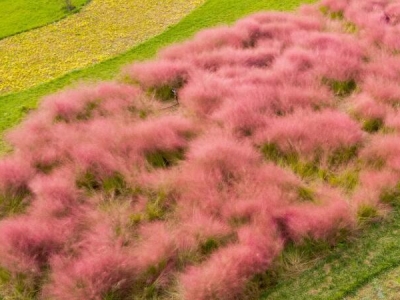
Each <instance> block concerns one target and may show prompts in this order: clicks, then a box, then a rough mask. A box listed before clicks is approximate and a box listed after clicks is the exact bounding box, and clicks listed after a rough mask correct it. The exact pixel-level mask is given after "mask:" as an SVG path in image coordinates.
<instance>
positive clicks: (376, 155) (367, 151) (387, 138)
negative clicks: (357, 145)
mask: <svg viewBox="0 0 400 300" xmlns="http://www.w3.org/2000/svg"><path fill="white" fill-rule="evenodd" d="M399 151H400V137H398V136H397V135H384V136H374V137H373V138H372V139H371V142H370V143H369V145H368V147H366V148H364V149H363V150H362V151H361V152H360V157H361V158H362V159H363V160H364V161H366V162H367V163H368V164H370V165H372V166H376V167H381V166H382V165H384V166H386V167H387V168H388V169H389V170H390V169H392V170H397V171H398V170H400V157H399V156H398V153H399Z"/></svg>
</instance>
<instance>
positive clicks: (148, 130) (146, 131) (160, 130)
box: [133, 116, 194, 153]
mask: <svg viewBox="0 0 400 300" xmlns="http://www.w3.org/2000/svg"><path fill="white" fill-rule="evenodd" d="M193 132H194V125H193V123H192V122H191V121H190V120H189V119H186V118H184V117H181V116H163V117H159V118H157V119H149V120H146V121H143V122H141V123H137V124H136V126H135V127H134V129H133V135H134V138H135V139H136V141H135V143H136V147H137V149H138V151H141V152H144V153H146V152H152V151H156V150H178V149H182V148H185V147H186V146H187V144H188V137H190V135H191V134H192V133H193Z"/></svg>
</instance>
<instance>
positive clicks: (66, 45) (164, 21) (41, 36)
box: [0, 0, 205, 94]
mask: <svg viewBox="0 0 400 300" xmlns="http://www.w3.org/2000/svg"><path fill="white" fill-rule="evenodd" d="M204 2H205V0H162V1H160V0H146V1H142V0H130V1H126V0H101V1H100V0H92V1H91V2H90V4H88V5H87V6H86V7H85V8H84V9H82V11H81V12H80V13H78V14H76V15H72V16H71V17H69V18H66V19H64V20H62V21H60V22H57V23H54V24H50V25H48V26H45V27H42V28H39V29H36V30H32V31H28V32H25V33H22V34H19V35H16V36H12V37H9V38H6V39H4V40H1V41H0V94H5V93H10V92H16V91H21V90H24V89H27V88H29V87H32V86H35V85H38V84H40V83H43V82H46V81H50V80H52V79H54V78H57V77H59V76H61V75H63V74H65V73H68V72H70V71H72V70H75V69H81V68H84V67H87V66H90V65H92V64H96V63H98V62H100V61H103V60H105V59H109V58H111V57H113V56H115V55H117V54H120V53H123V52H125V51H127V50H128V49H130V48H132V47H133V46H135V45H137V44H139V43H142V42H144V41H145V40H147V39H149V38H150V37H152V36H155V35H157V34H159V33H161V32H163V31H164V30H165V29H166V28H167V27H168V26H170V25H172V24H175V23H177V22H178V21H179V20H180V19H181V18H183V17H184V16H185V15H187V14H188V13H190V12H191V11H192V10H193V9H194V8H196V7H198V6H199V5H200V4H202V3H204Z"/></svg>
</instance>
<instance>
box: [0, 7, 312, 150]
mask: <svg viewBox="0 0 400 300" xmlns="http://www.w3.org/2000/svg"><path fill="white" fill-rule="evenodd" d="M312 2H315V1H314V0H306V1H302V0H290V1H270V0H262V1H256V2H255V1H251V0H243V1H235V0H208V1H206V2H205V4H204V5H202V6H201V7H199V8H198V9H196V10H194V11H193V12H192V13H191V14H189V15H188V16H187V17H185V18H184V19H183V20H182V21H181V22H179V23H178V24H176V25H174V26H172V27H170V28H169V29H168V30H166V31H165V32H163V33H162V34H160V35H158V36H156V37H154V38H151V39H149V40H148V41H146V42H145V43H143V44H140V45H138V46H135V47H134V48H132V49H130V50H129V51H127V52H126V53H124V54H121V55H118V56H116V57H114V58H112V59H109V60H106V61H104V62H101V63H99V64H96V65H93V66H90V67H88V68H86V69H82V70H76V71H72V72H70V73H68V74H66V75H64V76H62V77H60V78H57V79H55V80H53V81H50V82H47V83H44V84H41V85H38V86H35V87H33V88H30V89H28V90H25V91H21V92H18V93H12V94H9V95H5V96H0V135H1V136H2V135H3V134H4V131H5V130H6V129H8V128H10V127H13V126H15V125H16V124H17V123H18V122H20V121H21V120H22V118H23V117H24V116H25V115H26V113H27V112H28V111H29V110H30V109H32V108H35V107H36V106H37V104H38V101H39V100H40V98H42V97H43V96H44V95H47V94H49V93H53V92H55V91H57V90H60V89H62V88H64V87H65V86H68V85H71V84H74V83H77V82H80V81H82V80H85V81H95V80H105V79H111V78H113V77H114V76H115V75H116V74H117V73H118V72H119V70H120V68H121V67H122V66H123V65H126V64H127V63H129V62H132V61H134V60H144V59H147V58H150V57H152V56H154V55H155V54H156V53H157V51H158V50H159V49H160V48H162V47H164V46H166V45H168V44H172V43H176V42H179V41H183V40H185V39H187V38H189V37H190V36H192V35H193V34H194V33H196V32H197V31H199V30H201V29H203V28H207V27H211V26H215V25H218V24H224V23H228V24H229V23H232V22H234V21H235V20H237V19H239V18H240V17H243V16H245V15H248V14H250V13H253V12H256V11H261V10H281V11H283V10H294V9H295V8H296V7H298V6H299V5H300V4H302V3H312ZM6 149H7V147H6V145H5V144H4V142H2V141H0V150H2V152H4V151H6Z"/></svg>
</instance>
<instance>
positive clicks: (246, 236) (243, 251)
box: [179, 228, 282, 300]
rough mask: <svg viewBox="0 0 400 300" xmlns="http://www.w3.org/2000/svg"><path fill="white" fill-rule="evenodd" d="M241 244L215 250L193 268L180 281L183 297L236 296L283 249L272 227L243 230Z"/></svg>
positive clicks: (211, 297)
mask: <svg viewBox="0 0 400 300" xmlns="http://www.w3.org/2000/svg"><path fill="white" fill-rule="evenodd" d="M239 241H240V242H239V244H231V245H228V246H226V247H224V248H222V249H219V250H217V251H216V252H215V253H213V254H212V255H211V257H210V259H208V260H207V261H206V262H204V263H203V264H201V265H199V266H193V267H189V268H188V269H187V271H186V272H185V273H184V274H182V275H181V277H180V281H179V284H180V286H181V290H182V291H181V293H182V298H183V299H199V300H202V299H204V300H205V299H213V298H215V299H232V298H234V297H235V296H238V294H240V293H241V292H242V290H243V288H244V286H245V284H246V282H247V281H248V280H249V279H250V278H251V277H252V276H253V275H255V274H257V273H259V272H262V271H264V270H266V269H267V268H268V266H269V265H270V263H271V262H272V260H273V258H274V257H275V256H276V255H277V254H278V253H279V252H280V250H281V249H282V242H281V241H279V240H276V239H275V238H274V237H273V236H272V235H271V234H270V231H269V230H261V229H259V230H257V229H256V228H251V229H250V230H248V229H245V228H243V229H241V230H240V232H239Z"/></svg>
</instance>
